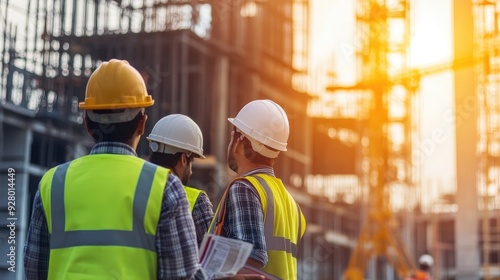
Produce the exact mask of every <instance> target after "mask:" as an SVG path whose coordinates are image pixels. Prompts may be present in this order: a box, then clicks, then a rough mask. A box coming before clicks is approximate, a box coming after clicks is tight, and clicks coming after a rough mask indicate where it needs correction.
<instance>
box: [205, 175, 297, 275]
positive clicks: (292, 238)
mask: <svg viewBox="0 0 500 280" xmlns="http://www.w3.org/2000/svg"><path fill="white" fill-rule="evenodd" d="M241 179H242V178H238V180H241ZM244 179H245V180H248V181H249V182H250V184H252V186H253V187H254V188H255V189H256V190H257V193H258V194H259V197H260V201H261V203H262V208H263V212H264V235H265V238H266V247H267V256H268V262H267V264H266V266H264V268H263V269H262V270H263V271H264V272H266V273H268V274H271V275H273V276H276V277H278V278H280V279H287V280H288V279H297V253H298V248H297V244H298V243H299V241H300V238H301V237H302V236H303V235H304V232H305V229H306V221H305V218H304V215H303V214H302V211H301V210H300V207H299V205H298V204H297V203H296V202H295V200H294V199H293V197H292V196H291V195H290V193H288V191H287V190H286V188H285V186H284V185H283V183H282V182H281V180H280V179H278V178H276V177H273V176H269V175H265V174H258V175H251V176H246V177H244ZM225 195H227V192H226V194H225ZM222 201H224V202H222ZM221 202H222V204H225V198H223V200H221ZM221 207H222V208H221ZM225 207H226V206H225V205H221V204H219V207H218V208H217V213H216V215H215V218H214V220H213V221H212V224H211V225H210V228H209V232H210V233H216V234H217V232H218V230H217V229H216V227H218V228H220V227H221V226H222V225H221V223H223V221H220V220H222V217H221V216H222V215H224V214H222V213H224V212H225V209H223V208H225Z"/></svg>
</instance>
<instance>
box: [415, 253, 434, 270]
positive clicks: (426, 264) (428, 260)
mask: <svg viewBox="0 0 500 280" xmlns="http://www.w3.org/2000/svg"><path fill="white" fill-rule="evenodd" d="M433 264H434V259H433V258H432V256H431V255H428V254H423V255H422V256H420V258H419V259H418V265H419V267H420V269H422V270H426V271H427V270H430V268H431V267H432V265H433Z"/></svg>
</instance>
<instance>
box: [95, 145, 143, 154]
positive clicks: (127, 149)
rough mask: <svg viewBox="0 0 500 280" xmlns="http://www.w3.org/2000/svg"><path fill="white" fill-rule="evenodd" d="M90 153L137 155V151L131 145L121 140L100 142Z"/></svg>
mask: <svg viewBox="0 0 500 280" xmlns="http://www.w3.org/2000/svg"><path fill="white" fill-rule="evenodd" d="M90 154H91V155H94V154H117V155H129V156H137V153H136V151H135V150H134V148H132V147H131V146H129V145H127V144H125V143H121V142H100V143H97V144H95V145H94V147H92V150H90Z"/></svg>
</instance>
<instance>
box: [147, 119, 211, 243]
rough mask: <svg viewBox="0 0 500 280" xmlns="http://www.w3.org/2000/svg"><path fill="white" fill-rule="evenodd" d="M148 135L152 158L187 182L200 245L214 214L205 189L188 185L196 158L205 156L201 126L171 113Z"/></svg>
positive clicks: (155, 162) (188, 195)
mask: <svg viewBox="0 0 500 280" xmlns="http://www.w3.org/2000/svg"><path fill="white" fill-rule="evenodd" d="M147 139H148V140H149V147H150V149H151V151H152V153H151V155H150V157H149V161H150V162H152V163H154V164H157V165H160V166H163V167H165V168H168V169H170V171H171V172H172V173H174V174H175V175H177V177H179V179H180V180H181V182H182V183H183V184H184V190H185V191H186V195H187V199H188V202H189V206H190V210H191V213H192V216H193V220H194V226H195V228H196V238H197V240H198V246H200V245H201V242H202V241H203V237H204V236H205V233H206V232H207V231H208V227H209V226H210V222H211V221H212V218H213V216H214V212H213V210H212V208H213V206H212V203H211V202H210V199H209V197H208V195H207V194H206V193H205V192H204V191H201V190H199V189H196V188H192V187H188V186H186V185H187V183H188V180H189V177H190V176H191V174H192V173H193V172H192V164H193V161H194V159H195V158H205V156H204V155H203V134H202V133H201V129H200V127H199V126H198V125H197V124H196V123H195V122H194V121H193V120H192V119H191V118H189V117H188V116H185V115H181V114H172V115H168V116H166V117H163V118H162V119H161V120H159V121H158V122H157V123H156V124H155V126H154V127H153V130H152V131H151V133H150V134H149V136H148V137H147Z"/></svg>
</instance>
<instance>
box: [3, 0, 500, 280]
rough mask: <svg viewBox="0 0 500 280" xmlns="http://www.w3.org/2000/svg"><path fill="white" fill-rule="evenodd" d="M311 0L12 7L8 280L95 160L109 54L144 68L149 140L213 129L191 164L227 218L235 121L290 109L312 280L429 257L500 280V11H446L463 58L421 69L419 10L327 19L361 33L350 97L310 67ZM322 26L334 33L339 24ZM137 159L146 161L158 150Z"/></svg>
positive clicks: (142, 151) (36, 2)
mask: <svg viewBox="0 0 500 280" xmlns="http://www.w3.org/2000/svg"><path fill="white" fill-rule="evenodd" d="M315 1H319V0H310V1H309V0H121V1H118V0H44V1H41V0H22V1H18V0H16V1H9V0H0V60H1V68H0V252H1V254H0V279H6V280H7V279H17V280H20V279H25V276H24V273H23V258H22V256H23V247H24V243H25V240H26V233H27V229H28V225H29V221H30V214H31V210H32V203H33V199H34V195H35V192H36V190H37V188H38V184H39V181H40V179H41V177H42V176H43V174H44V173H45V172H46V171H47V170H49V169H50V168H52V167H54V166H57V165H59V164H62V163H64V162H66V161H70V160H73V159H75V158H78V157H81V156H84V155H87V154H88V153H89V151H90V149H91V148H92V146H93V142H92V138H90V137H89V136H88V135H87V132H86V130H85V127H84V115H83V111H82V110H81V109H79V107H78V102H81V101H82V100H83V99H84V98H85V89H86V85H87V81H88V79H89V77H90V75H91V74H92V72H93V71H94V70H95V69H96V68H97V67H98V66H99V65H100V64H101V63H102V62H103V61H108V60H110V59H112V58H118V59H123V60H127V61H128V62H129V63H130V64H131V65H132V66H133V67H135V68H136V69H137V70H138V71H139V72H140V73H141V75H142V76H143V78H144V80H145V82H146V85H147V89H148V92H149V94H150V95H152V96H153V98H154V99H155V104H154V106H152V107H150V108H148V109H147V110H146V113H147V115H148V122H147V124H146V131H147V132H148V133H149V131H151V129H152V128H153V125H154V124H155V123H156V121H158V120H159V119H161V118H162V117H164V116H166V115H169V114H174V113H180V114H185V115H187V116H189V117H191V118H192V119H193V120H194V121H195V122H196V123H197V124H198V125H199V126H200V128H201V130H202V132H203V136H204V154H205V155H206V157H207V158H206V159H197V160H196V161H195V162H194V166H193V176H192V177H191V179H190V181H189V185H190V186H193V187H196V188H199V189H202V190H204V191H205V192H207V194H208V195H209V197H210V199H211V202H212V203H213V205H214V206H217V204H218V202H219V200H220V198H221V196H222V193H223V191H224V189H225V187H226V185H227V184H228V182H230V180H231V178H232V177H233V176H234V173H231V171H230V170H229V168H228V167H227V162H226V153H227V147H228V142H229V140H230V139H229V134H230V132H231V131H230V129H231V127H230V123H229V122H228V121H227V118H228V117H234V116H235V115H236V114H237V112H238V110H239V109H240V108H241V107H243V106H244V105H245V104H246V103H248V102H249V101H251V100H255V99H271V100H273V101H275V102H277V103H279V104H280V105H281V106H282V107H283V108H284V109H285V111H286V112H287V115H288V119H289V123H290V137H289V140H288V150H287V151H286V152H284V153H282V154H280V156H279V158H278V159H277V162H276V165H275V167H274V171H275V173H276V175H277V176H278V177H280V178H281V179H282V180H283V182H284V183H285V185H286V186H287V188H288V190H289V191H290V193H291V194H292V196H293V197H294V198H295V200H296V201H297V202H298V204H300V207H301V209H302V211H303V213H304V215H305V218H306V220H307V230H306V233H305V235H304V238H303V240H302V243H301V244H300V247H299V253H298V279H307V280H330V279H346V280H358V279H371V280H378V279H387V280H393V279H405V278H406V277H408V276H410V275H411V273H412V271H414V270H415V269H416V268H417V266H418V263H417V260H418V258H419V257H420V256H421V255H423V254H429V255H431V256H432V257H433V259H434V265H433V266H432V270H431V275H432V279H443V280H444V279H446V280H474V279H484V280H493V279H500V1H498V0H447V1H448V2H449V3H450V7H451V10H450V11H449V12H450V17H451V22H450V25H451V27H452V28H451V29H452V30H451V37H452V42H451V45H450V46H451V48H452V49H451V52H452V53H453V55H452V56H451V58H450V60H449V61H446V62H444V63H436V64H434V65H426V66H422V67H415V66H413V65H412V64H411V63H410V50H411V49H410V46H411V44H412V42H411V40H412V36H411V34H412V32H413V30H414V28H415V19H414V18H413V17H412V16H413V15H414V14H415V13H414V12H413V10H412V9H414V7H415V6H416V5H417V4H416V3H417V2H418V0H392V1H389V0H356V1H350V2H352V6H353V7H354V8H353V13H352V14H351V15H345V14H342V15H341V14H340V13H339V12H338V11H337V10H331V11H324V12H325V13H326V14H327V15H328V17H334V18H335V17H338V18H340V17H348V18H350V22H352V23H353V26H352V30H353V32H352V33H353V34H352V36H353V37H354V38H355V41H356V43H355V44H354V45H355V47H354V48H353V50H352V57H353V59H352V62H351V64H352V67H353V69H355V70H354V74H355V77H354V78H353V80H355V81H354V82H353V83H349V84H346V83H341V82H338V80H337V79H335V75H336V74H335V72H337V71H341V69H335V67H334V66H333V63H332V65H331V66H329V64H328V63H329V61H327V62H326V63H325V64H326V66H324V67H323V68H321V69H313V67H312V65H311V63H309V62H310V59H311V56H312V49H313V48H312V46H311V43H310V39H311V36H312V31H313V29H314V28H318V27H317V26H312V25H311V21H312V19H313V18H314V17H315V16H317V15H315V14H314V13H313V9H312V7H313V5H314V4H315V3H314V2H315ZM331 1H332V2H343V1H341V0H336V1H334V0H331ZM323 28H326V29H327V30H329V33H328V34H331V35H332V36H335V32H336V31H337V30H339V28H342V27H338V26H329V27H323ZM423 36H425V35H423ZM336 47H338V46H335V45H332V46H331V48H332V49H334V48H336ZM332 60H333V59H332ZM319 72H322V75H323V76H324V77H326V78H325V79H324V80H321V79H320V78H319V76H318V73H319ZM441 73H448V75H449V77H450V81H451V88H452V89H451V91H452V94H453V100H452V107H453V108H454V109H453V110H452V111H451V112H452V114H451V115H450V119H451V120H452V121H453V123H452V127H453V128H452V132H453V134H452V136H451V137H452V138H453V141H454V143H455V145H454V147H453V149H454V157H455V162H456V164H455V166H453V167H452V169H453V170H454V174H455V178H453V180H452V183H450V184H449V185H447V186H446V188H445V187H443V186H437V185H438V184H433V183H432V182H431V183H429V181H427V180H425V179H424V178H422V171H421V169H422V164H421V163H422V162H423V161H424V158H425V157H426V156H428V155H429V154H428V153H427V152H428V149H426V147H428V145H429V143H439V139H441V138H443V135H442V132H440V131H435V133H434V134H430V135H422V132H421V128H420V126H421V124H420V122H421V119H422V116H425V115H426V114H428V113H426V106H423V105H422V102H420V100H421V99H420V97H419V96H420V94H421V81H422V80H423V79H425V78H426V77H428V76H432V75H438V74H441ZM325 96H327V97H328V98H325ZM327 103H328V106H329V107H331V108H333V109H331V110H329V111H328V112H324V111H325V110H323V112H319V113H318V112H314V109H318V108H325V106H327V105H326V104H327ZM317 111H322V110H320V109H318V110H317ZM144 138H145V137H144ZM426 145H427V146H426ZM433 147H434V146H433ZM436 149H439V147H437V148H436ZM137 153H138V155H139V156H140V157H142V158H147V157H148V154H149V153H150V150H149V147H148V143H147V141H146V140H145V139H143V140H141V142H140V143H139V146H138V148H137ZM14 177H15V187H14V185H13V184H12V181H13V180H12V179H13V178H14ZM9 179H10V180H9ZM9 183H10V184H9ZM432 188H434V189H435V190H433V192H435V193H436V195H435V196H433V197H432V198H429V197H430V196H429V194H428V193H427V192H428V191H429V190H430V189H432ZM442 189H447V190H450V189H451V191H440V190H442ZM9 201H15V208H12V207H10V206H14V205H13V204H12V203H10V204H9ZM14 225H15V226H14ZM14 239H15V243H13V242H11V241H12V240H14ZM12 261H14V263H12ZM13 265H14V266H15V272H13Z"/></svg>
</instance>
